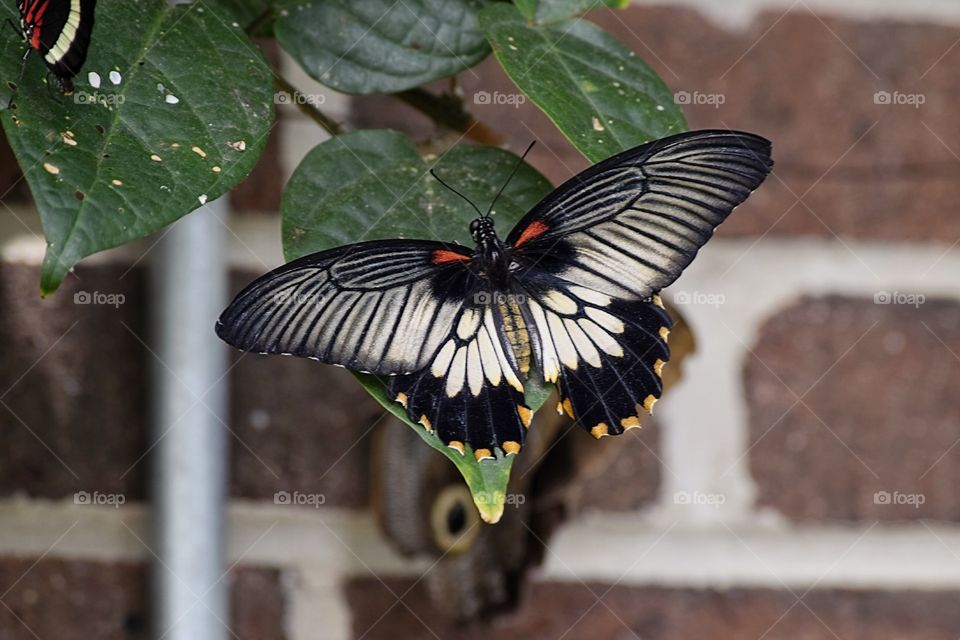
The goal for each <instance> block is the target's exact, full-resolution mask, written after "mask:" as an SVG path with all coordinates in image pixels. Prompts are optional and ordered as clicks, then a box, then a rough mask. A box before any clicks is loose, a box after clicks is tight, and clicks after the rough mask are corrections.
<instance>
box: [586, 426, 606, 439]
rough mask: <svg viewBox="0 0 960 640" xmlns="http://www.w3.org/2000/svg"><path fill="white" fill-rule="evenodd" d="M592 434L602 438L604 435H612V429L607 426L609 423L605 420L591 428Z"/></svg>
mask: <svg viewBox="0 0 960 640" xmlns="http://www.w3.org/2000/svg"><path fill="white" fill-rule="evenodd" d="M590 435H592V436H593V437H594V438H597V439H600V438H602V437H603V436H608V435H610V429H609V427H607V424H606V423H605V422H601V423H600V424H598V425H597V426H595V427H594V428H593V429H590Z"/></svg>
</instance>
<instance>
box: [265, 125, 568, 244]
mask: <svg viewBox="0 0 960 640" xmlns="http://www.w3.org/2000/svg"><path fill="white" fill-rule="evenodd" d="M427 160H432V166H433V168H434V169H435V170H436V172H437V173H438V174H439V175H440V177H441V178H442V179H443V180H444V181H445V182H447V183H448V184H450V185H451V186H453V187H454V188H455V189H457V190H458V191H460V192H461V193H463V194H464V195H465V196H467V197H468V198H470V199H471V200H472V201H473V202H475V203H476V204H477V206H478V207H480V208H481V209H485V208H486V207H487V206H489V203H490V201H491V200H493V197H494V195H496V192H497V190H498V189H499V188H500V185H501V184H502V183H503V182H505V181H506V179H507V176H508V175H509V173H510V171H512V170H513V166H514V164H515V163H516V161H517V157H516V156H515V155H513V154H512V153H510V152H508V151H503V150H501V149H495V148H493V147H481V146H476V145H459V146H456V147H454V148H453V149H451V150H450V151H448V152H447V153H446V154H444V155H443V157H442V158H440V159H436V158H432V159H431V158H427ZM430 166H431V165H429V164H428V163H427V161H426V160H424V159H423V158H421V157H420V155H419V154H418V153H417V150H416V148H415V147H414V145H413V142H412V141H411V140H410V139H409V138H407V137H406V136H405V135H403V134H402V133H397V132H395V131H386V130H365V131H357V132H353V133H347V134H344V135H341V136H337V137H335V138H333V139H331V140H328V141H326V142H324V143H323V144H320V145H318V146H317V147H316V148H315V149H313V150H312V151H311V152H310V153H309V154H307V157H306V158H304V160H303V162H302V163H301V164H300V166H299V167H297V170H296V171H295V172H294V174H293V176H292V177H291V178H290V183H289V184H288V185H287V190H286V193H285V194H284V197H283V204H282V205H281V213H282V216H283V246H284V254H285V256H286V258H287V260H293V259H294V258H296V257H298V256H302V255H305V254H307V253H313V252H315V251H320V250H322V249H329V248H331V247H336V246H339V245H342V244H347V243H350V242H359V241H361V240H382V239H387V238H420V239H426V240H443V241H445V242H449V241H456V242H459V243H461V244H464V245H468V246H473V240H472V239H471V238H470V232H469V227H470V221H471V220H473V219H474V218H476V217H477V213H476V212H475V211H474V210H473V209H471V208H470V205H468V204H467V203H466V202H464V201H463V200H462V199H461V198H459V197H458V196H456V195H455V194H453V193H451V192H450V191H449V190H447V189H446V188H444V187H443V186H442V185H441V184H440V183H439V182H437V181H436V180H434V179H433V177H432V176H430V175H429V174H428V173H427V171H428V169H429V168H430ZM550 189H551V187H550V183H549V182H548V181H547V179H546V178H544V177H543V176H541V175H540V174H539V173H538V172H537V171H536V170H535V169H533V168H532V167H530V166H529V165H526V164H524V165H521V167H520V170H519V171H518V172H517V175H516V176H515V177H514V178H513V180H511V181H510V183H509V184H508V185H507V188H506V189H505V190H504V192H503V195H501V196H500V199H499V200H497V206H496V209H495V211H494V218H495V220H496V222H497V229H498V230H499V233H500V235H501V236H505V235H506V234H507V232H508V231H509V230H510V228H511V227H512V226H513V225H514V224H515V223H516V222H517V221H519V220H520V218H521V217H523V215H524V214H526V212H527V211H528V210H529V209H530V208H532V207H533V205H534V204H536V203H537V202H539V200H540V199H541V198H542V197H543V196H544V195H546V194H547V193H549V191H550Z"/></svg>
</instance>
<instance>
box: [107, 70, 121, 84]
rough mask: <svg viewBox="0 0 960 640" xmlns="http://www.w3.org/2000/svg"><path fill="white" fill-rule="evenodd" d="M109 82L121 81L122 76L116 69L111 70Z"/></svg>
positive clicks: (117, 82)
mask: <svg viewBox="0 0 960 640" xmlns="http://www.w3.org/2000/svg"><path fill="white" fill-rule="evenodd" d="M110 82H112V83H113V84H120V83H121V82H123V76H122V75H120V73H119V72H118V71H111V72H110Z"/></svg>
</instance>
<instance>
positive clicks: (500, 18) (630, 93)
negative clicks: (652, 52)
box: [480, 3, 686, 162]
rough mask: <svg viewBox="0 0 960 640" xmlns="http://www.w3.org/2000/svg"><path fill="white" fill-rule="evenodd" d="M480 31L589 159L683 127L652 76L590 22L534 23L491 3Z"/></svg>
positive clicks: (523, 86)
mask: <svg viewBox="0 0 960 640" xmlns="http://www.w3.org/2000/svg"><path fill="white" fill-rule="evenodd" d="M480 26H481V28H482V29H483V32H484V34H485V35H486V36H487V39H488V40H489V41H490V44H491V45H492V46H493V52H494V54H495V55H496V56H497V60H499V61H500V64H501V65H503V68H504V69H505V70H506V72H507V74H508V75H509V76H510V78H511V79H512V80H513V81H514V83H516V85H517V86H518V87H519V88H520V89H521V90H522V91H523V92H524V93H525V94H526V95H527V96H528V97H529V98H530V99H531V100H532V101H533V102H534V103H535V104H536V105H537V106H538V107H540V109H542V110H543V111H544V113H546V114H547V115H548V116H549V117H550V119H551V120H553V122H554V123H555V124H556V125H557V127H558V128H559V129H560V131H562V132H563V134H564V135H565V136H566V137H567V138H569V139H570V141H571V142H572V143H573V144H574V145H576V147H577V149H579V150H580V152H581V153H583V155H585V156H586V157H587V158H588V159H589V160H591V161H592V162H599V161H600V160H603V159H605V158H608V157H610V156H611V155H613V154H615V153H617V152H619V151H622V150H624V149H629V148H630V147H634V146H637V145H640V144H643V143H644V142H647V141H649V140H652V139H655V138H662V137H664V136H666V135H669V134H671V133H676V132H679V131H683V130H685V129H686V124H685V122H684V119H683V114H682V113H681V112H680V109H679V108H678V107H677V106H676V104H674V100H673V95H672V94H671V93H670V90H669V89H668V88H667V86H666V85H665V84H664V83H663V81H662V80H660V78H659V77H657V74H656V73H654V72H653V70H652V69H651V68H650V67H648V66H647V65H646V64H645V63H644V62H643V61H642V60H640V59H639V58H637V57H636V56H635V55H634V54H633V52H631V51H629V50H627V49H626V48H624V47H623V45H621V44H620V43H618V42H617V41H616V40H614V39H613V38H612V37H610V36H609V35H607V34H606V33H605V32H604V31H603V30H601V29H600V28H599V27H597V26H596V25H594V24H591V23H590V22H587V21H586V20H581V19H577V20H566V21H562V22H557V23H551V24H548V25H543V26H539V25H536V24H532V23H531V22H530V21H528V20H527V19H526V18H525V17H524V16H523V15H522V14H521V13H520V11H519V10H517V8H516V7H514V6H512V5H509V4H501V3H497V4H492V5H490V6H487V7H485V8H484V9H483V10H482V11H481V12H480Z"/></svg>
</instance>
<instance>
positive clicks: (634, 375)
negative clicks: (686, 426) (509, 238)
mask: <svg viewBox="0 0 960 640" xmlns="http://www.w3.org/2000/svg"><path fill="white" fill-rule="evenodd" d="M544 280H547V279H546V278H545V277H542V278H541V279H540V281H539V282H538V283H537V285H531V286H530V287H529V288H528V291H529V295H530V297H529V300H528V308H529V313H530V317H531V330H532V331H531V332H532V334H533V335H534V336H535V339H534V344H535V347H536V350H537V359H538V361H539V362H540V366H541V368H542V371H543V376H544V379H545V380H546V381H547V382H553V383H556V384H557V385H558V391H559V394H560V403H559V405H558V407H557V408H558V410H559V411H560V412H561V413H566V414H567V415H568V416H570V417H571V418H574V419H575V420H577V422H578V423H579V424H580V425H581V426H583V427H584V428H585V429H586V430H587V431H589V432H590V433H592V434H593V435H594V436H596V437H601V436H605V435H616V434H619V433H623V432H624V431H625V430H627V429H629V428H631V427H638V426H640V421H641V420H640V416H641V415H642V414H643V413H650V412H651V410H652V408H653V404H654V403H655V402H656V401H657V400H658V399H659V398H660V394H661V393H662V391H663V384H662V381H661V377H660V376H661V371H662V369H663V366H664V365H665V364H666V362H667V361H668V360H669V358H670V350H669V348H668V347H667V336H668V334H669V332H670V327H671V321H670V317H669V315H668V314H667V313H666V311H665V310H664V309H663V307H662V305H661V304H660V301H659V298H658V297H654V298H652V299H651V300H649V301H641V302H633V301H630V302H625V301H622V300H617V299H615V298H612V297H611V296H608V295H605V294H602V293H600V292H597V291H594V290H592V289H587V288H585V287H581V286H577V285H570V284H568V283H565V282H562V281H559V280H556V281H553V282H549V281H548V282H544Z"/></svg>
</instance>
